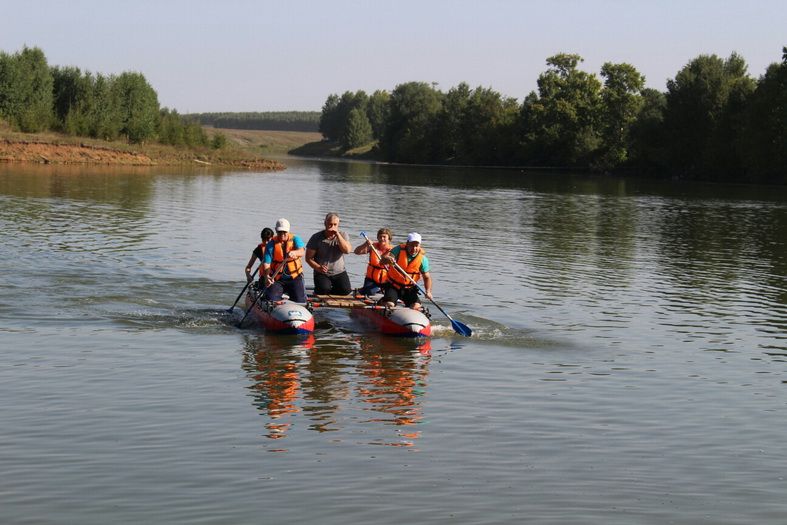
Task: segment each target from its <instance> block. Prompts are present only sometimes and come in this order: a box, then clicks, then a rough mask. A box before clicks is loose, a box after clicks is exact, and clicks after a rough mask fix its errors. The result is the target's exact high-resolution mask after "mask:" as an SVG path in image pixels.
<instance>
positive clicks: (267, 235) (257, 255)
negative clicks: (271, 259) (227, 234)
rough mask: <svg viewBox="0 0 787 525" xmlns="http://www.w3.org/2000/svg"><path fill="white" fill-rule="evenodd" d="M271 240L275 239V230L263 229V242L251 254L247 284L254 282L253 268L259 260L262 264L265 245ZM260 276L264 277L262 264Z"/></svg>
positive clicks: (247, 271)
mask: <svg viewBox="0 0 787 525" xmlns="http://www.w3.org/2000/svg"><path fill="white" fill-rule="evenodd" d="M271 238H273V230H271V229H270V228H263V229H262V231H261V232H260V239H262V242H261V243H260V244H259V245H258V246H257V247H256V248H254V250H253V251H252V252H251V257H250V258H249V262H247V263H246V282H248V283H250V282H252V281H253V280H254V276H253V275H252V274H251V268H252V267H253V266H254V262H255V261H256V260H257V259H259V260H260V263H262V258H263V252H264V251H265V245H266V244H268V241H270V240H271ZM259 276H260V277H262V264H260V272H259Z"/></svg>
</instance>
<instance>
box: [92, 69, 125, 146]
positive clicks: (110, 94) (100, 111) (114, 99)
mask: <svg viewBox="0 0 787 525" xmlns="http://www.w3.org/2000/svg"><path fill="white" fill-rule="evenodd" d="M116 80H117V79H116V77H114V76H109V77H105V76H104V75H101V74H97V75H96V76H95V81H94V83H93V96H94V100H95V105H94V107H93V109H92V111H91V112H90V136H91V137H96V138H100V139H104V140H115V139H117V138H118V137H119V136H120V133H121V130H122V129H123V119H124V113H123V101H122V100H121V93H120V90H119V89H116V88H115V82H116Z"/></svg>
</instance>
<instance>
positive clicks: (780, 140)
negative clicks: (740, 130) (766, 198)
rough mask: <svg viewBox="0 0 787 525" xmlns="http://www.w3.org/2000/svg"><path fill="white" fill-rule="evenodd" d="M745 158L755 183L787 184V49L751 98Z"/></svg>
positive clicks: (771, 67)
mask: <svg viewBox="0 0 787 525" xmlns="http://www.w3.org/2000/svg"><path fill="white" fill-rule="evenodd" d="M745 137H746V140H745V142H744V152H743V155H744V158H745V159H746V165H747V166H749V167H750V174H749V178H750V179H751V180H755V181H764V182H777V183H781V184H787V47H783V48H782V61H781V63H773V64H771V65H770V66H768V68H767V70H766V71H765V74H764V75H763V76H762V77H761V78H760V79H759V81H758V82H757V89H756V90H755V91H754V93H753V94H752V95H751V97H750V99H749V106H748V108H747V115H746V130H745Z"/></svg>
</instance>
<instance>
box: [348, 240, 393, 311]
mask: <svg viewBox="0 0 787 525" xmlns="http://www.w3.org/2000/svg"><path fill="white" fill-rule="evenodd" d="M392 240H393V234H392V233H391V230H389V229H388V228H380V229H379V230H377V242H375V243H373V242H372V241H371V240H370V239H366V241H364V242H363V243H362V244H359V245H358V246H356V247H355V250H354V252H355V254H356V255H364V254H366V253H368V254H369V264H368V265H367V266H366V276H365V277H364V279H363V287H361V288H360V289H359V290H358V293H361V294H363V295H372V294H376V293H378V292H380V291H381V290H382V288H383V285H384V284H385V283H387V282H388V267H387V266H385V265H384V264H383V262H382V261H381V260H380V257H382V256H384V255H385V254H387V253H388V252H390V251H391V248H393V245H392V244H391V241H392ZM378 255H379V257H378Z"/></svg>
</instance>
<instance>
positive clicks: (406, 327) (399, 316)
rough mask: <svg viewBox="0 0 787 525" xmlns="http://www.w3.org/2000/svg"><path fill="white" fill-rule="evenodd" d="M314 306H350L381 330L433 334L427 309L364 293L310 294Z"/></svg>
mask: <svg viewBox="0 0 787 525" xmlns="http://www.w3.org/2000/svg"><path fill="white" fill-rule="evenodd" d="M308 304H309V305H311V307H312V308H347V309H349V310H350V316H351V317H353V318H354V319H357V320H358V321H360V322H362V323H363V324H364V325H366V326H370V327H371V328H372V329H374V330H377V331H378V332H380V333H381V334H385V335H393V336H398V337H419V336H429V335H431V334H432V324H431V323H430V321H429V317H427V315H426V314H424V312H420V311H418V310H413V309H412V308H407V307H405V306H394V307H392V308H386V307H384V306H377V304H376V301H374V300H373V299H370V298H368V297H365V296H362V295H356V296H347V295H311V296H309V303H308Z"/></svg>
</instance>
